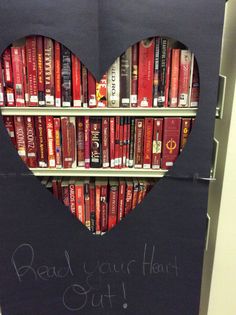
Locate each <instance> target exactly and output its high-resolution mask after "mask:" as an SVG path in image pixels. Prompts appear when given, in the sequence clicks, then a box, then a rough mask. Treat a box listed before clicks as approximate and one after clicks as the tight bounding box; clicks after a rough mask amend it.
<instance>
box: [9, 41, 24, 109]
mask: <svg viewBox="0 0 236 315" xmlns="http://www.w3.org/2000/svg"><path fill="white" fill-rule="evenodd" d="M11 56H12V69H13V77H14V92H15V106H17V107H18V106H19V107H21V106H25V92H24V77H23V62H22V53H21V47H11Z"/></svg>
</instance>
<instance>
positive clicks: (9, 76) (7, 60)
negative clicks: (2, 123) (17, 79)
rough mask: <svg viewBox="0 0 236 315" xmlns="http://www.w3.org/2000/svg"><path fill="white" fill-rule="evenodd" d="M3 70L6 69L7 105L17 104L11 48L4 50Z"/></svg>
mask: <svg viewBox="0 0 236 315" xmlns="http://www.w3.org/2000/svg"><path fill="white" fill-rule="evenodd" d="M3 70H4V83H5V89H6V101H7V106H15V99H14V89H13V72H12V63H11V50H10V48H7V49H6V50H5V51H4V52H3Z"/></svg>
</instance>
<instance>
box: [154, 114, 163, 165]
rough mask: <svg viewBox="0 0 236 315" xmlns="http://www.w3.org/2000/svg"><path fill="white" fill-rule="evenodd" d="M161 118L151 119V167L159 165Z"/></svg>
mask: <svg viewBox="0 0 236 315" xmlns="http://www.w3.org/2000/svg"><path fill="white" fill-rule="evenodd" d="M162 130H163V118H154V120H153V140H152V168H153V169H159V168H160V167H161V152H162V133H163V131H162Z"/></svg>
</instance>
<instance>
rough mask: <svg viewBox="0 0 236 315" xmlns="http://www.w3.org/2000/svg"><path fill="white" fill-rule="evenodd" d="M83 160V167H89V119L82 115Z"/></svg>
mask: <svg viewBox="0 0 236 315" xmlns="http://www.w3.org/2000/svg"><path fill="white" fill-rule="evenodd" d="M84 162H85V168H90V120H89V117H88V116H85V117H84Z"/></svg>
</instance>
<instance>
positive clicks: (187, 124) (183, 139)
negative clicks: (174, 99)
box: [179, 118, 191, 152]
mask: <svg viewBox="0 0 236 315" xmlns="http://www.w3.org/2000/svg"><path fill="white" fill-rule="evenodd" d="M190 130H191V118H182V122H181V132H180V148H179V150H180V152H182V150H183V148H184V146H185V144H186V143H187V140H188V136H189V134H190Z"/></svg>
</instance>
